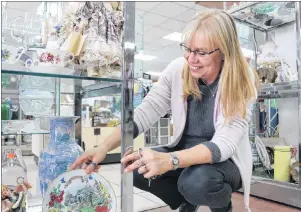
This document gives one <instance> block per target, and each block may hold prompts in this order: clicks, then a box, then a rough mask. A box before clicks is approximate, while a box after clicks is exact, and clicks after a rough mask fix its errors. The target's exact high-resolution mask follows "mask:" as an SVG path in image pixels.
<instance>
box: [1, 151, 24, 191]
mask: <svg viewBox="0 0 301 212" xmlns="http://www.w3.org/2000/svg"><path fill="white" fill-rule="evenodd" d="M4 155H5V157H4V158H5V160H4V161H3V162H2V184H3V185H7V186H17V185H18V184H19V183H18V182H19V180H20V179H21V178H22V179H23V180H26V179H27V169H26V165H25V162H24V160H23V158H22V154H21V150H19V149H16V150H13V149H9V150H6V151H5V152H4Z"/></svg>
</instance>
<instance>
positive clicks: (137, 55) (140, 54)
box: [135, 52, 157, 61]
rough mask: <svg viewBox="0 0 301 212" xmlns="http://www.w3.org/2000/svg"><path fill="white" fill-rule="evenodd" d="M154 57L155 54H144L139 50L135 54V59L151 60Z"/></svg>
mask: <svg viewBox="0 0 301 212" xmlns="http://www.w3.org/2000/svg"><path fill="white" fill-rule="evenodd" d="M156 58H157V57H155V56H152V55H146V54H143V53H141V52H140V53H138V54H136V55H135V59H136V60H143V61H151V60H154V59H156Z"/></svg>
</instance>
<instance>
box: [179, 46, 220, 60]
mask: <svg viewBox="0 0 301 212" xmlns="http://www.w3.org/2000/svg"><path fill="white" fill-rule="evenodd" d="M180 46H181V48H182V49H183V51H185V52H187V53H189V54H190V53H191V52H193V53H194V54H195V55H198V56H200V57H204V56H206V55H210V54H212V53H214V52H216V51H218V50H219V48H217V49H214V50H213V51H211V52H204V51H198V50H195V51H192V50H191V49H190V48H188V47H187V46H185V45H184V43H181V44H180Z"/></svg>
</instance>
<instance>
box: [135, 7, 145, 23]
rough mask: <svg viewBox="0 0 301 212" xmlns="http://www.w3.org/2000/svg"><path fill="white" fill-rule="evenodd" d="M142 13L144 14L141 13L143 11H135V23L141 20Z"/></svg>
mask: <svg viewBox="0 0 301 212" xmlns="http://www.w3.org/2000/svg"><path fill="white" fill-rule="evenodd" d="M144 13H145V11H143V10H138V9H135V17H136V20H135V21H138V20H143V18H142V16H143V14H144Z"/></svg>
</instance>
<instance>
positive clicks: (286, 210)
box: [145, 193, 301, 212]
mask: <svg viewBox="0 0 301 212" xmlns="http://www.w3.org/2000/svg"><path fill="white" fill-rule="evenodd" d="M232 201H233V212H244V205H243V195H242V194H239V193H235V194H233V196H232ZM250 206H251V210H252V212H301V209H296V208H292V207H288V206H284V205H281V204H278V203H275V202H271V201H267V200H263V199H259V198H256V197H251V198H250ZM170 211H172V210H171V209H170V208H169V207H166V206H165V207H161V208H157V209H153V210H148V211H145V212H170ZM198 212H210V209H209V208H207V207H201V208H199V210H198Z"/></svg>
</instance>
